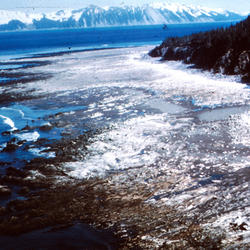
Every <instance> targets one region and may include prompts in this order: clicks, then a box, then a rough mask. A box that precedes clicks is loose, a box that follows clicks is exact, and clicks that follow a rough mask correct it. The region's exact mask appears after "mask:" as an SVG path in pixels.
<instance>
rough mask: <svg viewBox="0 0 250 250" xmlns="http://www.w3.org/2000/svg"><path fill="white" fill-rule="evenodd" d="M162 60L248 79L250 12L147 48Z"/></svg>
mask: <svg viewBox="0 0 250 250" xmlns="http://www.w3.org/2000/svg"><path fill="white" fill-rule="evenodd" d="M149 55H150V56H152V57H161V58H162V60H182V61H183V62H185V63H187V64H193V65H194V66H196V67H198V68H202V69H205V70H211V71H213V72H215V73H223V74H227V75H240V76H241V78H242V82H244V83H250V16H248V18H247V19H245V20H243V21H241V22H239V23H237V24H236V25H232V26H230V27H228V28H221V29H217V30H212V31H208V32H201V33H198V34H193V35H190V36H184V37H173V38H168V39H166V40H165V41H164V42H163V43H162V44H161V45H160V46H157V47H156V48H154V49H153V50H152V51H150V52H149Z"/></svg>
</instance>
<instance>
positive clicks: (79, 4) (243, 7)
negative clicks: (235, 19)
mask: <svg viewBox="0 0 250 250" xmlns="http://www.w3.org/2000/svg"><path fill="white" fill-rule="evenodd" d="M155 3H168V4H182V5H187V6H197V7H198V6H200V7H204V8H210V9H215V10H216V9H223V10H228V11H234V12H237V13H239V14H242V15H248V14H249V13H250V1H248V0H238V1H237V2H236V3H235V2H227V1H226V0H221V1H216V0H211V1H206V2H204V1H202V0H181V1H178V2H176V1H173V0H169V1H164V0H156V1H152V0H139V1H136V3H135V2H134V1H132V0H129V1H122V0H121V2H118V3H117V1H114V0H103V1H100V0H94V1H90V0H86V1H83V0H71V1H70V3H69V1H68V0H39V1H36V2H35V3H34V1H33V0H23V1H22V3H21V4H20V1H19V0H9V1H8V2H1V3H0V10H13V11H21V12H28V13H32V12H33V13H34V12H35V13H41V12H46V13H48V12H55V11H58V10H62V9H81V8H85V7H88V6H90V5H96V6H100V7H107V6H109V7H113V6H114V7H116V6H142V5H146V4H155Z"/></svg>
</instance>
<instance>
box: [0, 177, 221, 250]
mask: <svg viewBox="0 0 250 250" xmlns="http://www.w3.org/2000/svg"><path fill="white" fill-rule="evenodd" d="M26 178H27V177H26ZM37 182H38V183H39V181H38V180H37ZM40 182H42V181H41V180H40ZM43 182H44V184H45V183H46V179H44V180H43ZM47 186H48V187H47V188H46V189H44V190H40V191H38V192H35V193H29V194H28V195H27V200H14V201H11V202H9V203H8V205H7V207H6V210H5V211H4V216H2V217H1V223H0V232H1V233H2V234H8V235H17V234H22V233H25V232H29V231H32V230H36V229H42V228H45V227H48V226H55V225H63V224H64V225H65V224H70V223H74V222H82V223H87V224H90V225H93V226H94V227H95V228H98V229H112V231H114V232H115V234H116V236H117V237H119V238H120V247H119V249H132V248H137V249H156V248H159V249H181V248H182V249H183V247H184V248H186V247H189V249H196V248H195V247H198V246H199V247H210V248H206V249H219V246H220V243H221V239H222V237H221V236H215V235H210V233H209V232H206V231H205V230H204V229H202V227H201V226H200V225H199V224H197V223H196V222H195V221H192V220H190V219H187V218H186V217H185V216H184V215H183V214H181V213H180V212H178V211H176V210H174V209H173V208H171V207H167V206H161V207H157V206H156V205H154V204H150V203H148V202H146V201H147V199H148V198H149V197H150V196H151V195H152V193H151V191H150V188H149V187H148V186H146V185H143V184H137V185H133V186H130V187H129V186H127V185H125V186H120V185H119V186H117V185H114V184H113V183H112V182H110V177H109V178H105V179H90V180H81V181H79V180H74V181H72V180H68V181H66V182H63V183H58V184H51V183H47ZM211 246H213V248H211ZM170 247H172V248H170ZM173 247H176V248H173ZM190 247H191V248H190ZM192 247H193V248H192Z"/></svg>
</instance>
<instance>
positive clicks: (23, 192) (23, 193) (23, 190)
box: [18, 187, 30, 195]
mask: <svg viewBox="0 0 250 250" xmlns="http://www.w3.org/2000/svg"><path fill="white" fill-rule="evenodd" d="M29 192H30V189H29V188H28V187H22V188H21V189H20V190H19V191H18V194H21V195H27V194H28V193H29Z"/></svg>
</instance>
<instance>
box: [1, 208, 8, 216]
mask: <svg viewBox="0 0 250 250" xmlns="http://www.w3.org/2000/svg"><path fill="white" fill-rule="evenodd" d="M6 211H7V210H6V208H5V207H1V206H0V216H3V215H5V214H6Z"/></svg>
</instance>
